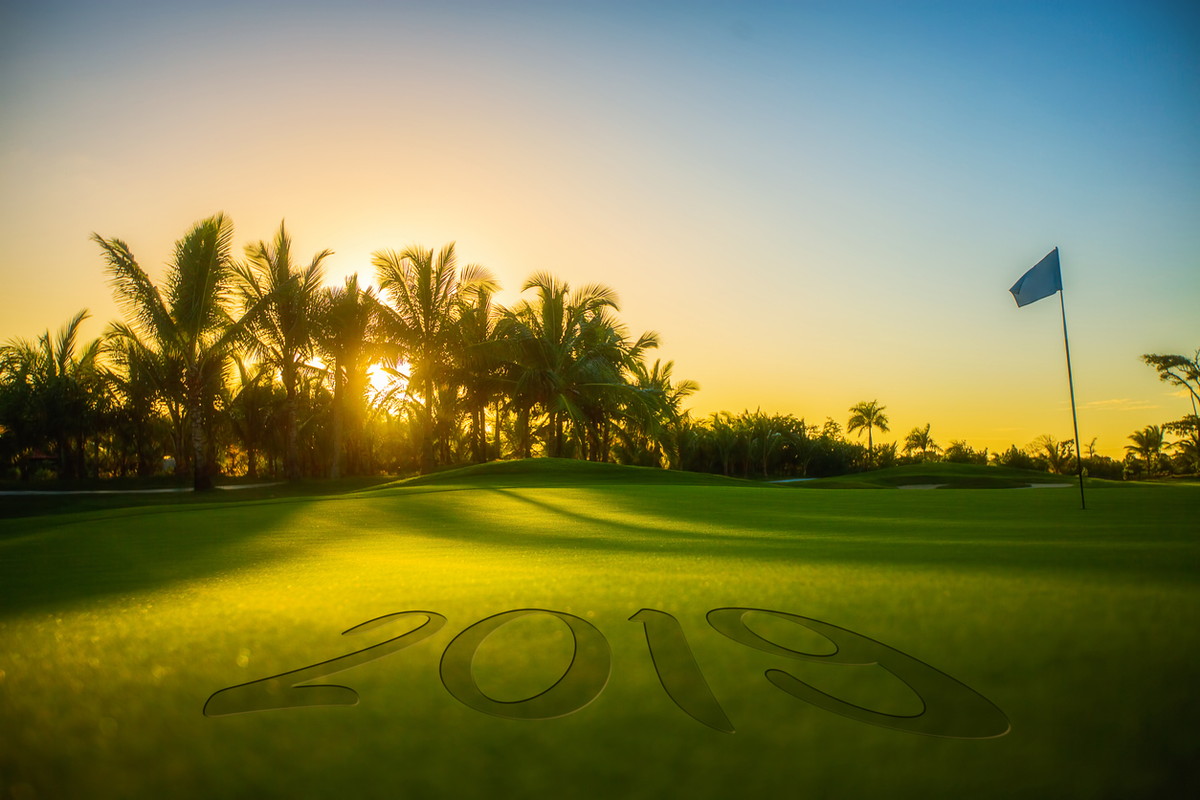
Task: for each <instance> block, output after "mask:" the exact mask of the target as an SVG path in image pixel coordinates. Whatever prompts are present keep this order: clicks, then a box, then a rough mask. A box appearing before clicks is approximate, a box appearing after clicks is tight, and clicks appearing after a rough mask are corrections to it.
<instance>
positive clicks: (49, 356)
mask: <svg viewBox="0 0 1200 800" xmlns="http://www.w3.org/2000/svg"><path fill="white" fill-rule="evenodd" d="M87 317H88V312H87V310H83V311H80V312H79V313H78V314H76V315H75V316H74V317H72V318H71V319H70V320H69V321H68V322H67V323H66V324H65V325H63V326H62V328H60V329H59V331H58V334H57V335H56V336H52V335H51V334H50V331H46V332H45V333H43V334H42V335H41V336H39V337H38V340H37V342H29V341H27V340H24V339H15V340H12V341H10V342H8V343H7V344H5V345H4V346H3V347H0V375H2V376H3V378H2V379H0V380H2V383H3V388H4V394H5V396H6V397H5V402H4V403H3V406H4V416H3V418H0V424H3V426H4V427H6V428H12V429H14V430H16V431H18V438H20V439H21V440H22V442H23V444H24V447H23V448H22V449H28V448H31V447H42V446H46V445H50V446H51V447H53V449H54V451H55V454H56V455H57V458H58V474H59V476H61V477H68V478H70V477H79V476H82V475H83V474H84V472H85V464H84V456H85V448H84V441H85V439H86V437H87V434H88V432H89V430H91V432H92V433H93V434H95V433H96V432H95V431H94V430H93V428H94V423H95V422H96V421H97V419H96V417H97V414H96V411H97V406H98V404H99V398H100V385H101V382H102V381H101V373H100V371H99V368H98V356H99V354H100V351H101V348H100V340H99V339H95V340H93V341H91V342H89V343H88V344H86V345H84V347H83V348H82V350H80V349H79V329H80V326H81V325H82V324H83V321H84V320H85V319H87Z"/></svg>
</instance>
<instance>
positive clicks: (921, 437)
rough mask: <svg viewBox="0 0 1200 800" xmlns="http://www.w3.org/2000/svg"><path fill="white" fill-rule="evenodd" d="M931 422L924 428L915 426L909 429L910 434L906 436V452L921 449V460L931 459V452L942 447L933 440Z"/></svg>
mask: <svg viewBox="0 0 1200 800" xmlns="http://www.w3.org/2000/svg"><path fill="white" fill-rule="evenodd" d="M929 429H930V424H929V423H928V422H927V423H925V427H924V428H919V427H918V428H913V429H912V430H911V431H909V433H908V436H906V437H905V438H904V452H905V453H906V454H912V453H913V452H916V451H918V450H919V451H921V460H922V461H926V460H928V459H929V454H930V453H937V452H938V451H939V450H941V449H942V448H940V447H938V446H937V443H936V442H934V441H933V437H932V436H931V435H930V434H929Z"/></svg>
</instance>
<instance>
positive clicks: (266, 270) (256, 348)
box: [234, 222, 333, 481]
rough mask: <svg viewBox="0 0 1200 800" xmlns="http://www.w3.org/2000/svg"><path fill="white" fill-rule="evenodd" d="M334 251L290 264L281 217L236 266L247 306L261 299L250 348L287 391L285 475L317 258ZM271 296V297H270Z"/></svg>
mask: <svg viewBox="0 0 1200 800" xmlns="http://www.w3.org/2000/svg"><path fill="white" fill-rule="evenodd" d="M332 254H333V251H331V250H322V251H321V252H319V253H317V254H316V255H315V256H313V258H312V261H310V262H309V264H308V266H307V267H304V268H302V269H297V268H296V267H295V265H293V264H292V240H291V238H290V237H289V236H288V234H287V229H286V228H285V227H284V224H283V223H282V222H280V223H279V230H278V232H276V234H275V239H274V240H273V241H272V242H271V243H270V244H268V243H266V242H263V241H259V242H257V243H255V244H252V245H247V246H246V259H247V260H246V263H245V264H238V265H236V266H235V267H234V272H235V273H236V274H237V278H238V284H239V285H238V290H239V292H240V294H241V297H242V302H243V304H244V305H245V307H247V308H249V307H252V306H254V305H255V304H256V303H261V304H262V305H263V309H262V313H261V314H259V315H258V317H257V318H256V319H255V320H254V323H253V324H252V325H250V326H248V334H249V336H248V345H249V350H250V352H251V353H252V354H253V355H255V356H256V357H257V358H258V359H259V360H260V361H261V362H262V363H263V364H265V365H267V366H269V367H270V368H271V369H274V370H278V371H279V376H280V381H281V383H282V385H283V390H284V394H285V397H286V400H285V404H284V428H285V437H286V438H285V441H286V442H287V445H286V448H285V450H284V458H283V471H284V475H285V476H286V477H287V479H288V480H289V481H294V480H298V479H299V478H300V443H299V432H298V431H299V429H298V427H297V425H298V424H297V419H296V413H297V412H296V382H297V380H298V379H299V373H300V370H301V369H302V368H303V366H304V365H305V364H306V363H307V362H308V360H309V359H310V358H311V357H312V355H313V336H314V333H315V328H316V324H317V320H316V318H317V299H318V295H319V292H320V290H321V271H322V270H321V262H322V261H324V260H325V259H326V258H327V257H329V256H330V255H332ZM268 298H269V299H268Z"/></svg>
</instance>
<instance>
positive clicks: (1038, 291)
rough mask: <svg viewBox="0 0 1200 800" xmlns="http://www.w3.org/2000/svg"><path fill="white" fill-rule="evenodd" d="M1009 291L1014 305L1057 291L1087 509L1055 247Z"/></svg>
mask: <svg viewBox="0 0 1200 800" xmlns="http://www.w3.org/2000/svg"><path fill="white" fill-rule="evenodd" d="M1008 291H1010V292H1012V296H1013V299H1014V300H1016V301H1017V308H1020V307H1021V306H1027V305H1029V304H1030V303H1036V302H1037V301H1038V300H1041V299H1042V298H1044V297H1049V296H1050V295H1052V294H1055V293H1058V302H1059V307H1060V308H1061V309H1062V328H1063V349H1064V350H1065V351H1066V354H1067V386H1068V387H1070V389H1071V422H1072V424H1073V425H1074V427H1075V467H1076V470H1077V472H1078V473H1079V507H1080V508H1087V501H1086V500H1085V499H1084V496H1083V453H1081V452H1080V446H1079V443H1080V441H1082V440H1081V439H1080V438H1079V415H1078V414H1077V413H1076V411H1075V378H1074V377H1072V375H1071V342H1070V340H1069V339H1068V338H1067V302H1066V300H1064V299H1063V295H1064V292H1063V283H1062V269H1061V267H1060V266H1059V263H1058V248H1057V247H1056V248H1054V249H1053V250H1051V251H1050V252H1049V253H1047V254H1046V257H1045V258H1043V259H1042V260H1041V261H1039V262H1038V263H1036V264H1034V265H1033V266H1032V267H1030V268H1029V269H1028V270H1027V271H1026V272H1025V274H1024V275H1022V276H1021V278H1020V280H1018V281H1017V282H1016V283H1014V284H1013V285H1012V288H1011V289H1009V290H1008Z"/></svg>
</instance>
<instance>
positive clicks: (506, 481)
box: [388, 458, 763, 487]
mask: <svg viewBox="0 0 1200 800" xmlns="http://www.w3.org/2000/svg"><path fill="white" fill-rule="evenodd" d="M629 484H655V485H661V484H675V485H683V486H743V487H745V486H761V485H763V484H758V483H756V482H754V481H747V480H742V479H741V478H727V477H725V476H723V475H708V474H705V473H700V472H679V471H674V470H665V469H654V468H652V467H628V466H622V465H620V464H603V463H598V462H595V461H577V460H575V459H570V458H524V459H518V460H515V461H491V462H488V463H486V464H474V465H472V466H469V467H457V468H454V469H446V470H441V471H438V472H431V473H429V474H428V475H418V476H416V477H414V478H407V479H404V480H399V481H395V482H393V483H390V484H388V487H400V486H404V487H408V486H462V485H472V486H491V487H496V486H504V487H550V486H595V485H605V486H615V485H629Z"/></svg>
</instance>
